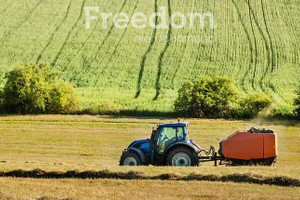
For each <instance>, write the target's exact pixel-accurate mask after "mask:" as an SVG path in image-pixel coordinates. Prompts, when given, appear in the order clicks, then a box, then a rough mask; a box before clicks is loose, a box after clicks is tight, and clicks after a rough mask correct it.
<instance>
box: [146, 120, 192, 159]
mask: <svg viewBox="0 0 300 200" xmlns="http://www.w3.org/2000/svg"><path fill="white" fill-rule="evenodd" d="M187 127H188V123H169V124H161V125H159V126H158V127H157V129H156V130H153V131H152V135H151V139H150V141H151V142H150V145H149V148H150V152H151V153H152V154H158V155H162V154H164V153H165V151H166V149H168V147H169V146H171V145H172V144H173V143H176V142H179V141H189V140H188V131H187Z"/></svg>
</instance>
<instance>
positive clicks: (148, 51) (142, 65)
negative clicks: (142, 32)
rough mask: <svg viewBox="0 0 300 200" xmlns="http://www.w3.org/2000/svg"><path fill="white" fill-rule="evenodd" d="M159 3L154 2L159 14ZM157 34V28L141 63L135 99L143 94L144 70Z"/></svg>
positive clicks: (155, 9) (156, 22)
mask: <svg viewBox="0 0 300 200" xmlns="http://www.w3.org/2000/svg"><path fill="white" fill-rule="evenodd" d="M157 1H158V0H155V1H154V12H155V13H157V12H158V5H157ZM157 24H158V16H156V17H155V25H157ZM156 33H157V28H156V27H155V28H153V31H152V36H151V41H150V43H149V46H148V48H147V50H146V52H145V53H144V55H143V57H142V61H141V66H140V72H139V77H138V81H137V92H136V94H135V98H138V97H139V96H140V94H141V90H142V88H141V84H142V79H143V74H144V70H145V65H146V60H147V57H148V54H149V53H150V51H151V50H152V47H153V45H154V43H155V39H156Z"/></svg>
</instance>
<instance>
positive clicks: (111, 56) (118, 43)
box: [94, 0, 139, 87]
mask: <svg viewBox="0 0 300 200" xmlns="http://www.w3.org/2000/svg"><path fill="white" fill-rule="evenodd" d="M138 4H139V0H137V2H136V4H135V6H134V8H133V11H132V13H131V17H130V20H131V19H132V16H133V14H134V12H135V11H136V9H137V7H138ZM127 29H128V26H127V27H126V28H125V30H124V31H123V33H122V36H121V37H120V38H119V40H118V42H117V45H116V46H115V48H114V51H113V53H112V54H111V55H110V58H109V59H108V62H107V63H106V65H105V67H104V68H103V69H102V71H101V73H100V74H103V73H104V71H105V70H106V69H107V66H108V64H109V63H110V62H111V61H112V58H113V56H114V55H115V54H116V52H117V49H118V48H119V46H120V44H121V42H122V41H123V38H124V36H125V34H126V32H127ZM99 79H100V76H98V78H97V79H96V81H95V84H94V87H96V86H97V84H98V81H99Z"/></svg>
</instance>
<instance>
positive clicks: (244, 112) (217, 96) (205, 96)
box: [174, 77, 272, 118]
mask: <svg viewBox="0 0 300 200" xmlns="http://www.w3.org/2000/svg"><path fill="white" fill-rule="evenodd" d="M237 91H238V90H237V88H236V87H235V86H234V81H233V80H232V79H229V78H226V77H214V78H202V79H200V80H199V81H196V82H194V83H192V82H187V83H185V84H184V85H183V86H182V88H181V89H179V91H178V98H177V99H176V100H175V103H174V106H175V109H176V110H177V111H186V112H187V114H188V115H190V116H193V117H209V118H211V117H217V118H219V117H223V118H251V117H254V116H256V115H257V114H258V113H259V112H261V111H264V110H265V109H266V108H267V107H269V106H270V105H271V103H272V99H271V98H270V97H269V96H268V95H267V94H265V93H254V94H251V95H249V96H246V97H243V95H241V94H239V95H238V92H237Z"/></svg>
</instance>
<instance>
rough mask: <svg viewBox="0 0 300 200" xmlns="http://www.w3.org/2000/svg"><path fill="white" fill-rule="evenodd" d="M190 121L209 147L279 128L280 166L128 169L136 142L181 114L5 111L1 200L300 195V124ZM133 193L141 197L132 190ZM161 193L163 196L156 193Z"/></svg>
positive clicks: (0, 125) (0, 130)
mask: <svg viewBox="0 0 300 200" xmlns="http://www.w3.org/2000/svg"><path fill="white" fill-rule="evenodd" d="M182 120H183V121H188V122H190V126H189V131H190V138H191V139H193V140H194V141H195V142H197V143H199V144H200V146H202V147H207V148H209V146H211V145H212V146H215V147H216V148H218V143H219V141H221V140H222V139H224V138H225V137H227V136H229V135H230V134H232V133H233V132H235V131H237V130H243V129H244V130H245V129H249V128H250V127H252V126H256V127H266V128H271V129H274V130H275V131H276V133H277V135H278V148H279V156H278V158H277V163H276V165H275V166H274V167H265V166H239V167H226V166H218V167H214V166H213V163H205V164H202V165H201V166H199V167H188V168H173V167H155V166H141V167H120V166H119V158H120V155H121V152H122V150H123V149H124V148H126V147H127V146H128V145H129V144H130V143H131V142H132V141H133V140H137V139H142V138H147V137H149V136H150V133H151V129H152V127H154V126H156V124H159V123H165V122H171V121H175V119H154V118H125V117H124V118H123V117H120V118H116V117H109V116H85V115H82V116H75V115H74V116H70V115H39V116H3V117H0V135H1V141H0V172H1V173H0V176H1V177H0V188H1V189H0V194H1V195H2V197H1V196H0V199H9V198H10V197H11V198H13V199H37V198H42V197H43V198H44V199H47V198H48V199H65V198H69V199H70V198H71V199H74V198H75V199H93V198H94V199H99V198H110V199H111V198H113V199H118V198H122V199H128V198H129V197H131V196H132V199H140V198H141V197H142V196H145V195H147V193H151V194H148V195H149V198H150V199H158V198H160V199H161V198H163V199H168V198H169V199H171V198H173V199H182V198H183V196H182V195H183V194H182V192H181V193H180V192H179V191H180V190H184V193H185V194H187V193H188V195H187V196H186V199H199V198H202V199H222V198H225V199H226V198H229V197H230V198H231V199H241V198H248V199H256V198H258V197H261V198H262V199H297V198H298V196H300V192H299V179H300V156H299V155H300V134H299V133H300V125H299V123H298V122H294V121H268V122H259V121H225V120H197V119H182ZM12 177H14V178H12ZM32 178H34V179H32ZM146 186H147V187H146ZM239 186H243V187H244V188H240V187H239ZM282 186H284V187H282ZM161 187H165V188H161ZM237 187H239V189H238V190H236V188H237ZM99 188H101V189H99ZM113 188H114V189H113ZM140 188H143V190H142V191H140ZM145 188H146V189H145ZM169 189H170V190H173V192H171V191H169ZM116 190H118V192H117V193H115V191H116ZM131 190H132V191H135V192H134V194H131V193H129V191H131ZM264 190H265V193H264V192H263V191H264ZM12 191H15V192H12ZM154 191H155V192H156V191H159V194H158V195H157V196H155V195H154V194H153V193H154ZM208 191H209V192H208ZM211 191H212V192H211ZM214 191H219V192H214ZM279 191H281V192H279ZM84 193H87V194H88V195H87V196H84ZM14 195H15V196H14ZM92 197H93V198H92Z"/></svg>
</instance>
